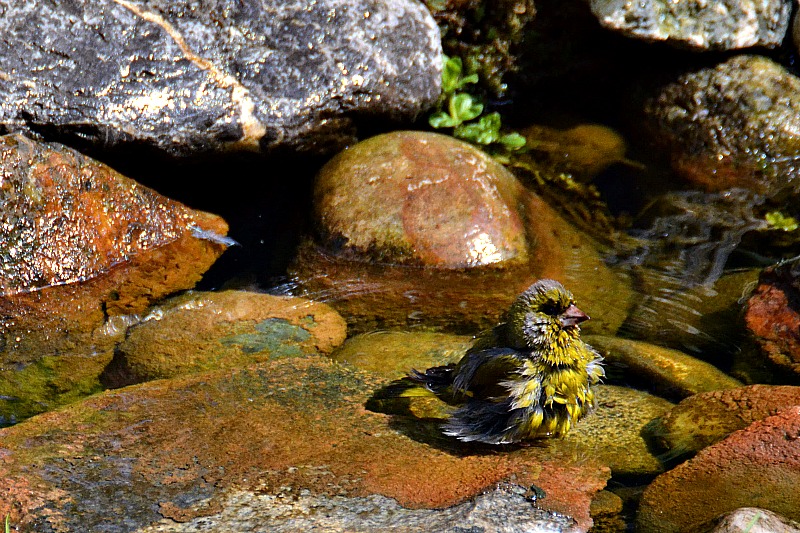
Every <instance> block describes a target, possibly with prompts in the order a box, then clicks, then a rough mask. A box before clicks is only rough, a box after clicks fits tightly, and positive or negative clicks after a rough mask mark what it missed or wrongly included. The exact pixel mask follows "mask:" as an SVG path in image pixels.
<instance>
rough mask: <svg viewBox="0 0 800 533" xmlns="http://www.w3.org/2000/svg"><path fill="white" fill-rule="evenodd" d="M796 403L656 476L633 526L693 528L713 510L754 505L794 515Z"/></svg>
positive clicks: (662, 531) (798, 476) (664, 530)
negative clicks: (635, 524)
mask: <svg viewBox="0 0 800 533" xmlns="http://www.w3.org/2000/svg"><path fill="white" fill-rule="evenodd" d="M798 439H800V406H794V407H789V408H787V409H785V410H784V411H782V412H780V413H779V414H777V415H775V416H771V417H769V418H765V419H763V420H759V421H758V422H754V423H753V424H751V425H750V426H748V427H747V428H746V429H743V430H741V431H737V432H735V433H733V434H731V435H730V436H729V437H728V438H727V439H725V440H723V441H721V442H718V443H717V444H714V445H713V446H710V447H708V448H706V449H704V450H702V451H701V452H700V453H698V454H697V456H695V457H694V458H693V459H690V460H689V461H687V462H685V463H683V464H681V465H679V466H677V467H675V468H674V469H672V470H670V471H669V472H667V473H665V474H661V475H660V476H658V477H657V478H656V479H655V481H653V483H651V484H650V485H649V486H648V487H647V489H646V490H645V491H644V494H643V496H642V500H641V503H640V506H639V513H638V515H637V526H638V527H637V531H642V532H643V533H649V532H656V531H657V532H659V533H669V532H677V531H697V530H698V527H699V526H700V525H701V524H702V523H704V522H706V521H708V520H711V519H713V518H715V517H716V516H718V515H721V514H723V513H726V512H728V511H733V510H735V509H738V508H740V507H747V506H750V507H760V508H763V509H768V510H770V511H774V512H776V513H778V514H781V515H783V516H785V517H786V518H788V519H790V520H797V519H798V518H800V493H798V491H797V486H798V483H800V446H798Z"/></svg>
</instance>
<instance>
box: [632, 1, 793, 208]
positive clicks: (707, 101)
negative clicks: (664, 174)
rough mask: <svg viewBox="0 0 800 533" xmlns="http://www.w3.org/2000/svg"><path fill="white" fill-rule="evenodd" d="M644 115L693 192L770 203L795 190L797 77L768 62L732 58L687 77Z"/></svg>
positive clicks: (662, 93) (660, 96) (665, 91)
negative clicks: (750, 196) (730, 193)
mask: <svg viewBox="0 0 800 533" xmlns="http://www.w3.org/2000/svg"><path fill="white" fill-rule="evenodd" d="M679 4H680V2H679ZM676 5H677V4H676ZM646 114H647V116H648V120H649V121H650V126H651V127H652V129H653V135H654V138H655V139H656V140H657V141H659V142H665V143H666V145H667V148H668V150H669V151H670V153H672V154H673V157H672V159H673V161H672V164H673V168H674V170H675V171H676V172H677V173H678V174H680V175H682V176H683V177H685V178H686V179H688V180H689V181H691V182H692V183H694V184H695V185H696V186H698V187H701V188H704V189H707V190H711V191H720V190H724V189H729V188H731V187H743V188H747V189H750V190H753V191H756V192H758V193H760V194H764V195H767V196H772V197H775V196H778V195H780V194H782V193H787V192H795V193H796V192H798V190H800V186H799V185H798V184H799V183H800V179H798V166H797V151H798V147H800V133H799V132H800V78H798V77H796V76H794V75H793V74H791V73H790V72H788V71H787V70H786V69H785V68H784V67H782V66H781V65H779V64H777V63H775V62H773V61H771V60H770V59H767V58H765V57H759V56H749V55H742V56H736V57H734V58H732V59H729V60H728V61H726V62H724V63H721V64H719V65H717V66H716V67H714V68H706V69H701V70H698V71H696V72H691V73H688V74H685V75H683V76H681V77H680V78H678V80H677V81H676V82H675V83H672V84H669V85H667V86H666V87H664V88H663V89H662V90H661V91H660V93H659V94H658V95H657V96H656V97H655V98H653V99H652V100H650V101H649V103H648V104H647V106H646Z"/></svg>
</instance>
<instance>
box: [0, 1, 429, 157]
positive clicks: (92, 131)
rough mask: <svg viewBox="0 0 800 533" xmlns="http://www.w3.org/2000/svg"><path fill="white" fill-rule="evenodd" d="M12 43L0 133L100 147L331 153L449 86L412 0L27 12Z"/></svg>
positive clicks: (17, 18) (108, 5)
mask: <svg viewBox="0 0 800 533" xmlns="http://www.w3.org/2000/svg"><path fill="white" fill-rule="evenodd" d="M0 33H2V34H3V35H5V36H6V38H5V39H4V40H3V42H2V44H0V72H2V73H3V75H2V76H0V102H2V103H0V127H2V128H3V129H6V130H9V131H22V132H26V133H28V134H42V135H47V136H48V137H51V136H53V135H55V136H56V137H58V138H59V139H60V140H68V141H69V142H71V143H79V144H81V145H85V144H86V143H91V144H93V145H95V146H96V147H97V148H102V149H107V148H109V147H121V146H136V147H147V148H151V149H155V150H158V151H163V152H166V153H168V154H172V155H191V154H193V153H196V152H207V151H221V150H269V149H273V148H289V149H298V150H308V151H315V152H328V151H332V150H334V149H338V148H341V147H342V146H344V145H345V144H347V143H349V142H353V141H354V139H355V137H354V133H355V132H354V120H355V119H356V118H357V117H358V116H360V115H361V116H363V115H367V116H370V117H375V116H382V117H385V118H388V119H412V120H413V119H414V118H416V117H417V116H418V115H419V114H420V113H421V112H422V111H423V110H425V109H426V108H428V107H430V106H432V105H433V104H434V103H435V102H436V100H437V98H438V96H439V92H440V87H441V42H440V38H439V29H438V28H437V26H436V23H435V22H434V20H433V18H432V17H431V15H430V14H429V12H428V11H427V10H426V9H425V7H424V6H423V5H421V4H420V3H419V2H415V1H412V0H358V1H356V2H343V1H341V0H318V1H315V2H311V3H308V2H301V1H295V2H289V1H284V0H266V1H262V2H257V1H255V0H246V1H243V2H225V1H222V0H219V1H211V2H204V3H202V4H196V3H192V2H162V1H158V2H143V1H140V0H120V1H117V2H112V1H109V0H102V1H99V2H89V1H78V2H72V3H70V4H68V5H66V4H47V5H33V4H26V3H17V4H13V5H9V6H6V8H5V9H4V12H3V17H2V21H0ZM78 74H79V75H78Z"/></svg>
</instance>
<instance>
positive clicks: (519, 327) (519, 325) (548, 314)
mask: <svg viewBox="0 0 800 533" xmlns="http://www.w3.org/2000/svg"><path fill="white" fill-rule="evenodd" d="M588 319H589V317H588V316H587V315H586V313H584V312H583V311H581V310H580V309H578V307H577V306H576V305H575V300H574V298H573V297H572V293H571V292H569V291H568V290H567V289H565V288H564V286H563V285H561V284H560V283H559V282H557V281H554V280H552V279H542V280H539V281H537V282H536V283H534V284H533V285H531V286H530V287H528V289H527V290H526V291H525V292H523V293H522V294H520V295H519V296H518V297H517V299H516V300H514V303H513V304H511V307H510V308H509V310H508V313H507V315H506V334H507V337H508V339H507V340H508V342H510V343H511V346H512V347H513V348H517V349H537V350H541V349H545V348H548V347H552V346H553V344H554V343H560V342H569V341H570V340H571V339H574V338H577V337H578V333H579V332H580V328H579V326H578V324H580V323H581V322H583V321H585V320H588Z"/></svg>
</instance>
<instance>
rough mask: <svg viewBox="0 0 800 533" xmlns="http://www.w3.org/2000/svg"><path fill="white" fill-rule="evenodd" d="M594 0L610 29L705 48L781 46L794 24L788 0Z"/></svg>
mask: <svg viewBox="0 0 800 533" xmlns="http://www.w3.org/2000/svg"><path fill="white" fill-rule="evenodd" d="M589 3H590V5H591V7H592V12H593V13H594V14H595V16H596V17H597V18H598V20H599V21H600V24H602V25H603V26H604V27H606V28H608V29H611V30H615V31H618V32H620V33H622V34H623V35H626V36H628V37H635V38H638V39H643V40H646V41H654V42H658V41H666V42H667V43H669V44H673V45H677V46H679V47H683V48H686V47H688V48H694V49H700V50H735V49H738V48H749V47H751V46H766V47H770V48H775V47H778V46H780V44H781V42H783V37H784V35H785V34H786V31H787V29H788V27H789V15H790V14H791V11H792V5H791V2H790V1H787V0H771V1H767V2H759V1H753V0H724V1H722V2H704V1H699V0H696V1H692V2H671V1H666V0H645V1H640V2H627V1H625V0H611V1H609V0H590V2H589Z"/></svg>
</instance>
